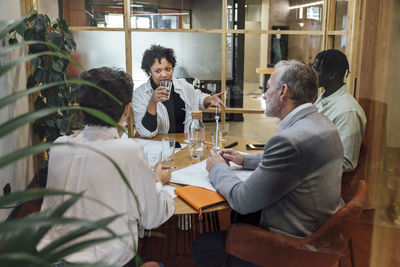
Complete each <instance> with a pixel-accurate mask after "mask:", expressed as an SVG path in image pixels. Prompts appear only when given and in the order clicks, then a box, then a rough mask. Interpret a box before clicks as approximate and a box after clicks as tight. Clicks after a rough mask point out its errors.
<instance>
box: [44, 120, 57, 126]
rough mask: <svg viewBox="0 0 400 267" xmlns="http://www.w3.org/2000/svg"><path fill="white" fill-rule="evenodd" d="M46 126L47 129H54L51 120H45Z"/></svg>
mask: <svg viewBox="0 0 400 267" xmlns="http://www.w3.org/2000/svg"><path fill="white" fill-rule="evenodd" d="M46 125H47V126H49V127H54V126H55V124H54V121H53V120H47V121H46Z"/></svg>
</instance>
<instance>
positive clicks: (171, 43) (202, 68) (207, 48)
mask: <svg viewBox="0 0 400 267" xmlns="http://www.w3.org/2000/svg"><path fill="white" fill-rule="evenodd" d="M152 44H158V45H162V46H165V47H169V48H173V49H174V51H175V56H176V59H177V62H176V66H175V69H174V77H175V78H186V79H188V80H191V81H193V80H194V79H196V80H198V81H200V82H202V81H220V80H221V68H222V66H221V35H220V34H214V33H183V32H179V33H178V32H157V33H156V32H133V33H132V65H133V72H132V73H133V75H132V76H133V79H134V81H135V87H137V86H139V85H140V84H142V83H144V82H145V81H146V80H147V78H148V77H147V74H145V73H144V72H143V70H142V69H141V63H142V57H143V53H144V51H145V50H146V49H148V48H150V46H151V45H152ZM230 76H232V74H231V73H227V78H229V77H230Z"/></svg>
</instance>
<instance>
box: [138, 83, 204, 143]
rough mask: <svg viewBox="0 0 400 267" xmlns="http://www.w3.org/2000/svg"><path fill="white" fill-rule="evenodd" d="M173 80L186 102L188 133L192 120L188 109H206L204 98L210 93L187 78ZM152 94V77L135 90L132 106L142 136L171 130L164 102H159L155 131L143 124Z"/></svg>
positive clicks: (175, 87) (152, 135) (147, 136)
mask: <svg viewBox="0 0 400 267" xmlns="http://www.w3.org/2000/svg"><path fill="white" fill-rule="evenodd" d="M172 82H173V84H174V90H175V92H176V93H177V94H179V96H180V97H181V98H182V100H183V101H184V102H185V109H186V116H185V122H184V124H185V133H187V132H189V125H190V122H191V114H190V112H187V111H194V110H199V109H205V107H204V105H203V102H204V99H205V98H206V97H207V96H210V95H208V94H205V93H202V92H201V91H200V90H196V89H194V87H193V85H191V84H190V83H188V82H187V81H186V80H185V79H172ZM152 94H153V88H152V87H151V82H150V79H148V80H147V82H146V83H144V84H142V85H141V86H139V87H138V88H137V89H135V90H134V91H133V100H132V108H133V112H134V116H135V127H136V130H137V131H138V132H139V134H140V137H146V138H151V137H154V136H156V135H157V134H167V133H168V131H169V117H168V111H167V108H166V107H165V106H164V104H163V103H162V102H158V103H157V128H156V129H155V130H154V131H153V132H150V131H149V130H147V129H146V128H145V127H144V126H143V124H142V119H143V117H144V115H145V114H146V110H147V106H148V104H149V101H150V98H151V95H152ZM182 112H183V111H182Z"/></svg>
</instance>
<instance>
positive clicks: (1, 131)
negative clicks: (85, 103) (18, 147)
mask: <svg viewBox="0 0 400 267" xmlns="http://www.w3.org/2000/svg"><path fill="white" fill-rule="evenodd" d="M74 109H78V110H83V111H85V112H87V113H89V114H90V115H92V116H94V117H96V118H99V119H101V120H103V121H104V122H107V123H108V124H110V125H111V126H114V127H116V128H118V129H119V130H120V131H123V132H126V129H123V128H122V127H121V126H120V125H119V124H118V123H117V122H115V121H114V120H113V119H112V118H111V117H110V116H108V115H107V114H105V113H104V112H102V111H99V110H97V109H94V108H87V107H76V106H73V107H50V108H44V109H40V110H36V111H34V112H29V113H25V114H22V115H21V116H18V117H16V118H13V119H11V120H8V121H7V122H5V123H3V124H2V125H0V138H1V137H3V136H5V135H7V134H9V133H11V132H13V131H15V130H16V129H18V128H19V127H22V126H24V125H25V124H27V123H29V122H31V121H34V120H37V119H39V118H42V117H46V116H48V115H50V114H52V113H56V112H59V111H62V110H74ZM0 168H1V165H0Z"/></svg>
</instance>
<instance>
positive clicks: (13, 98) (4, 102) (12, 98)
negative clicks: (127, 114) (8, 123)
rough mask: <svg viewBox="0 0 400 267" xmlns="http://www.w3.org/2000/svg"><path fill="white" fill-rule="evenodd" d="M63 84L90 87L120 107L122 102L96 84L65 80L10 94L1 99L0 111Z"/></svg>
mask: <svg viewBox="0 0 400 267" xmlns="http://www.w3.org/2000/svg"><path fill="white" fill-rule="evenodd" d="M31 76H32V75H31ZM31 76H29V78H28V83H29V80H31V79H33V78H31ZM65 83H67V84H78V85H89V86H92V87H94V88H96V89H98V90H100V91H102V92H103V93H105V94H106V95H108V96H109V97H111V98H112V99H113V100H114V101H115V102H117V103H118V104H120V105H122V102H121V101H119V100H118V98H116V97H115V96H114V95H112V94H111V93H110V92H108V91H107V90H105V89H103V88H101V87H100V86H98V85H96V84H94V83H92V82H89V81H85V80H77V79H74V80H67V81H61V82H56V83H49V84H44V85H41V86H37V87H34V88H29V89H27V90H25V91H20V92H17V93H14V94H11V95H9V96H6V97H4V98H1V99H0V109H2V108H3V107H5V106H6V105H9V104H11V103H13V102H15V101H17V100H18V99H20V98H22V97H24V96H26V95H30V94H33V93H35V92H38V91H41V90H44V89H47V88H51V87H54V86H57V85H62V84H65Z"/></svg>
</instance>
